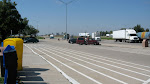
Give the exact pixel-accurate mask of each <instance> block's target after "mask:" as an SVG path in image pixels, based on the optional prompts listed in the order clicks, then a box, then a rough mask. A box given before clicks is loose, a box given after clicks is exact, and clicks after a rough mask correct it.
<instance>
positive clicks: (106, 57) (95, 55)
mask: <svg viewBox="0 0 150 84" xmlns="http://www.w3.org/2000/svg"><path fill="white" fill-rule="evenodd" d="M41 45H43V44H41ZM43 46H45V45H43ZM47 46H52V45H47ZM52 47H55V46H52ZM57 48H61V49H62V47H57ZM63 49H64V48H63ZM65 49H68V48H65ZM68 50H72V51H76V50H73V49H68ZM76 52H81V51H76ZM81 53H85V52H81ZM86 54H91V53H86ZM91 55H94V54H91ZM94 56H98V57H102V58H106V59H111V60H114V61H119V62H123V63H127V64H133V65H137V66H142V67H146V68H150V66H145V65H141V64H135V63H132V62H126V61H122V60H118V59H113V58H108V57H104V56H100V55H94Z"/></svg>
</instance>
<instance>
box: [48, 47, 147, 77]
mask: <svg viewBox="0 0 150 84" xmlns="http://www.w3.org/2000/svg"><path fill="white" fill-rule="evenodd" d="M46 49H49V48H46ZM53 49H54V48H53ZM58 50H60V51H62V52H65V50H62V49H58ZM69 52H71V51H69ZM69 52H68V51H67V52H65V53H69ZM72 53H75V52H72ZM72 53H70V54H72ZM76 56H78V57H81V58H85V59H88V60H92V61H94V62H98V63H102V64H105V65H109V66H112V67H115V68H119V69H122V70H126V71H129V72H133V73H136V74H140V75H143V76H147V77H150V76H149V75H147V74H143V73H140V72H136V71H132V70H129V69H126V68H122V67H119V66H115V65H112V64H108V63H105V62H101V61H97V60H93V59H91V58H87V57H83V56H81V55H77V54H76ZM89 57H90V56H89Z"/></svg>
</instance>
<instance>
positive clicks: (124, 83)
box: [35, 48, 127, 84]
mask: <svg viewBox="0 0 150 84" xmlns="http://www.w3.org/2000/svg"><path fill="white" fill-rule="evenodd" d="M35 49H36V48H35ZM40 49H42V50H44V51H45V49H43V48H40ZM36 50H38V49H36ZM38 51H39V50H38ZM39 52H40V51H39ZM41 52H42V51H41ZM49 52H50V51H49ZM43 53H44V52H43ZM51 53H52V52H51ZM44 54H45V55H47V56H49V55H48V54H46V53H44ZM52 54H54V55H56V56H58V57H61V56H60V55H57V54H55V53H52ZM61 58H63V59H65V60H68V61H70V62H72V63H75V64H77V65H79V66H82V67H84V68H87V69H89V70H91V71H93V72H96V73H98V74H101V75H103V76H105V77H108V78H110V79H113V80H115V81H117V82H120V83H123V84H127V83H126V82H124V81H121V80H118V79H116V78H114V77H111V76H109V75H106V74H104V73H101V72H98V71H96V70H94V69H91V68H89V67H87V66H84V65H82V64H79V63H77V62H74V61H72V60H70V59H67V58H64V57H61Z"/></svg>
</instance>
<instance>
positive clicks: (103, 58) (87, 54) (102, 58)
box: [63, 48, 150, 72]
mask: <svg viewBox="0 0 150 84" xmlns="http://www.w3.org/2000/svg"><path fill="white" fill-rule="evenodd" d="M63 49H64V48H63ZM66 50H67V49H66ZM70 50H72V49H70ZM70 50H68V51H70ZM74 51H75V52H77V54H83V55H85V56H88V57H92V58H96V59H100V60H104V61H108V62H112V63H115V64H119V65H124V66H128V67H131V68H135V69H139V70H143V71H147V72H150V70H146V69H142V68H138V67H135V66H131V65H127V64H122V63H118V62H113V61H110V60H106V59H105V58H106V57H102V56H99V55H94V54H90V53H84V52H81V51H76V50H72V52H74ZM79 52H80V53H79ZM89 55H92V56H89ZM93 56H99V58H98V57H93ZM100 57H101V58H100ZM107 59H108V58H107Z"/></svg>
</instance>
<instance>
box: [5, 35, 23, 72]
mask: <svg viewBox="0 0 150 84" xmlns="http://www.w3.org/2000/svg"><path fill="white" fill-rule="evenodd" d="M3 43H4V44H3V45H4V47H7V46H8V45H10V46H14V47H15V49H16V52H17V57H18V61H17V62H18V67H17V69H18V70H22V57H23V56H22V55H23V40H22V39H20V38H8V39H5V40H4V41H3Z"/></svg>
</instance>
